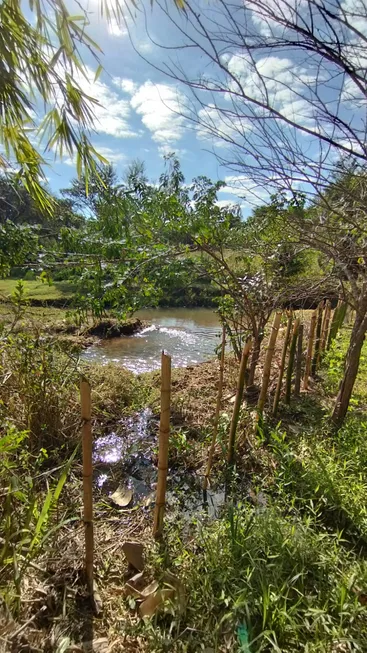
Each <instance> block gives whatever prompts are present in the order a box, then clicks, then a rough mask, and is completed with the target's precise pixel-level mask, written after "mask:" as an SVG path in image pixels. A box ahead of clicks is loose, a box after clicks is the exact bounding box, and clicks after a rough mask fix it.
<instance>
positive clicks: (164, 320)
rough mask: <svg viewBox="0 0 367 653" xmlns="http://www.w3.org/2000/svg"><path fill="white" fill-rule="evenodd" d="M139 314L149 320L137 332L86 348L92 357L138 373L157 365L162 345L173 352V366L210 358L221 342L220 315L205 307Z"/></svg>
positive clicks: (183, 365)
mask: <svg viewBox="0 0 367 653" xmlns="http://www.w3.org/2000/svg"><path fill="white" fill-rule="evenodd" d="M137 317H139V318H140V319H142V320H144V321H146V322H149V324H150V326H148V327H146V328H145V329H143V331H141V332H140V333H138V334H136V335H135V336H122V337H121V338H113V339H112V340H106V341H103V342H101V343H99V344H98V345H94V346H93V347H90V348H89V349H87V350H85V352H84V354H83V355H84V358H85V359H87V360H90V361H93V360H95V361H103V362H109V361H114V362H118V363H121V364H122V365H124V366H125V367H127V368H128V369H130V370H132V371H133V372H135V373H136V374H139V373H140V372H148V371H150V370H154V369H158V368H159V366H160V357H161V351H162V349H165V350H166V351H167V352H168V353H169V354H171V356H172V365H173V366H174V367H185V366H187V365H192V364H195V363H201V362H202V361H205V360H209V359H210V358H212V357H213V356H214V352H215V348H216V347H217V346H218V344H219V334H220V326H219V320H218V316H217V315H216V314H215V313H214V312H213V311H211V310H210V309H205V308H177V309H149V310H145V311H139V312H138V313H137Z"/></svg>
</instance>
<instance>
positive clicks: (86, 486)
mask: <svg viewBox="0 0 367 653" xmlns="http://www.w3.org/2000/svg"><path fill="white" fill-rule="evenodd" d="M80 403H81V415H82V450H83V504H84V531H85V574H86V579H87V585H88V589H89V592H90V594H91V596H93V557H94V533H93V463H92V423H91V391H90V385H89V383H88V381H86V380H85V379H83V378H82V379H81V382H80Z"/></svg>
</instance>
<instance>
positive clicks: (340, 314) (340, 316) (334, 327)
mask: <svg viewBox="0 0 367 653" xmlns="http://www.w3.org/2000/svg"><path fill="white" fill-rule="evenodd" d="M346 312H347V304H346V302H341V301H340V302H338V306H337V307H336V309H335V311H334V315H333V319H332V320H331V326H330V331H329V337H328V342H327V349H329V348H330V345H331V343H332V342H333V340H335V338H336V335H337V333H338V331H339V329H340V328H341V326H342V325H343V322H344V318H345V314H346Z"/></svg>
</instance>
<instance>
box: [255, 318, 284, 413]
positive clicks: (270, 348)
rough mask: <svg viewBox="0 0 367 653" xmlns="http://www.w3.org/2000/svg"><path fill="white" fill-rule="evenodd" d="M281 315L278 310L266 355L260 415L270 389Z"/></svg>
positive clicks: (259, 404)
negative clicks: (272, 363)
mask: <svg viewBox="0 0 367 653" xmlns="http://www.w3.org/2000/svg"><path fill="white" fill-rule="evenodd" d="M281 317H282V313H281V312H277V313H276V314H275V317H274V321H273V325H272V329H271V334H270V338H269V344H268V348H267V352H266V356H265V362H264V370H263V382H262V386H261V391H260V396H259V400H258V403H257V411H258V415H261V414H262V413H263V410H264V405H265V399H266V393H267V391H268V386H269V380H270V370H271V362H272V360H273V356H274V349H275V343H276V339H277V335H278V330H279V325H280V320H281Z"/></svg>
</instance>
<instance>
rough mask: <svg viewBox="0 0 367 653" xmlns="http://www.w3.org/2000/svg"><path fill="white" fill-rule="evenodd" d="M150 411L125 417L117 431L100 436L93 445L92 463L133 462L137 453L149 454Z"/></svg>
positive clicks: (145, 410) (145, 409)
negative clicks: (146, 451) (127, 460)
mask: <svg viewBox="0 0 367 653" xmlns="http://www.w3.org/2000/svg"><path fill="white" fill-rule="evenodd" d="M151 420H152V411H151V409H150V408H144V410H141V411H140V412H138V413H135V415H131V416H130V417H125V418H123V419H122V420H120V422H119V425H118V426H119V431H118V433H116V432H115V431H111V433H108V434H107V435H101V436H100V437H99V438H97V439H96V441H95V443H94V451H93V462H94V463H98V462H100V463H107V464H113V463H117V462H119V461H122V460H124V461H126V459H128V458H129V459H130V460H133V459H134V458H135V457H136V455H137V453H139V454H144V452H145V449H147V450H148V453H150V448H151V445H150V442H149V441H148V438H149V436H150V435H151V433H150V422H151Z"/></svg>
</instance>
